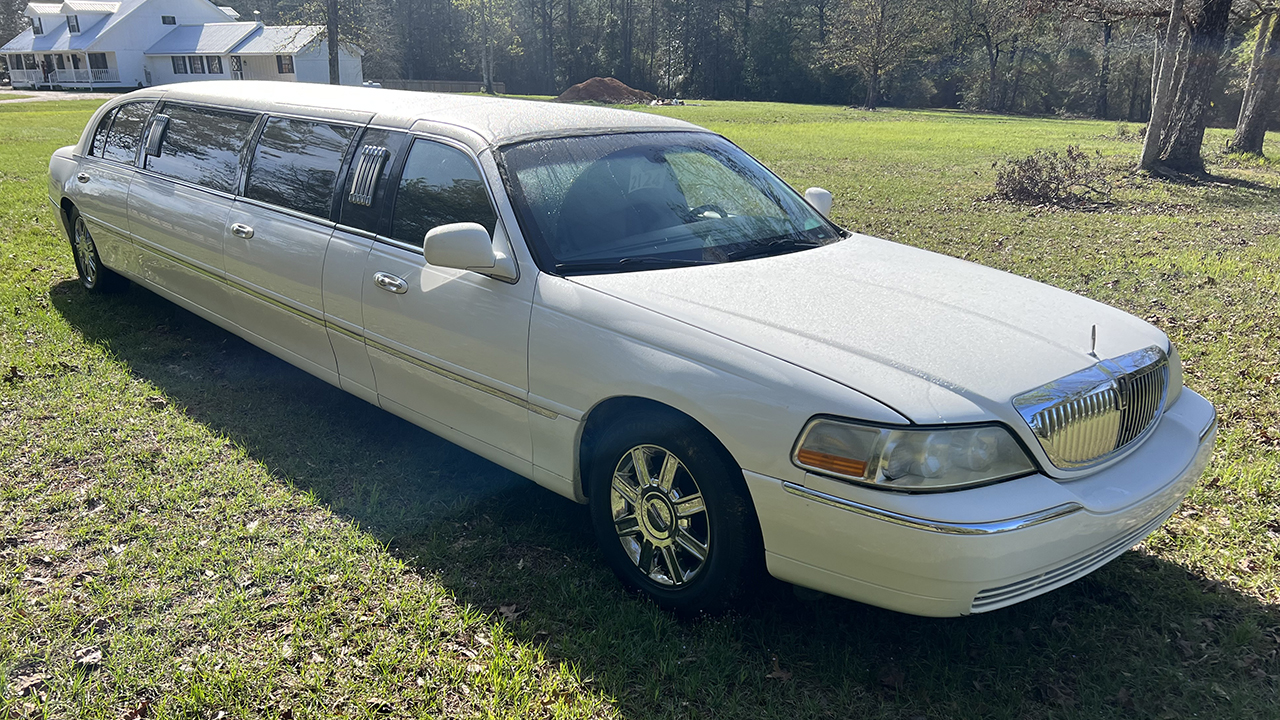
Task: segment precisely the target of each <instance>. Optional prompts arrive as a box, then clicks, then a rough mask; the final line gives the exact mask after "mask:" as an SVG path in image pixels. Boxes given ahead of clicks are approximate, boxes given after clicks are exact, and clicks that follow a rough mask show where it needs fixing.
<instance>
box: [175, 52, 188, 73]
mask: <svg viewBox="0 0 1280 720" xmlns="http://www.w3.org/2000/svg"><path fill="white" fill-rule="evenodd" d="M173 74H174V75H186V74H187V58H186V57H185V56H183V55H174V56H173Z"/></svg>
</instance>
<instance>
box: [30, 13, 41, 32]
mask: <svg viewBox="0 0 1280 720" xmlns="http://www.w3.org/2000/svg"><path fill="white" fill-rule="evenodd" d="M31 32H33V33H35V34H36V35H43V34H44V23H41V22H40V18H38V17H33V18H31Z"/></svg>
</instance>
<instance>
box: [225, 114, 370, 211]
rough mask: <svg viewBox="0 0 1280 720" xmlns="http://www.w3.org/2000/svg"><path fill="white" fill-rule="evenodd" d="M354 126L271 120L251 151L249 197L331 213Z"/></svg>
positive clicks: (273, 203)
mask: <svg viewBox="0 0 1280 720" xmlns="http://www.w3.org/2000/svg"><path fill="white" fill-rule="evenodd" d="M356 130H357V129H356V128H353V127H350V126H348V125H329V124H327V123H321V122H310V121H307V120H291V119H289V118H271V119H270V120H268V121H267V126H266V127H265V128H263V130H262V137H260V138H259V139H258V146H257V147H256V148H255V149H254V152H253V164H252V165H250V166H249V183H248V185H247V187H245V192H244V194H245V197H248V198H251V199H253V200H261V201H262V202H266V203H271V204H272V205H279V206H280V207H286V208H289V209H291V210H297V211H298V212H304V213H307V214H308V215H315V216H316V217H322V218H327V217H329V215H330V212H331V208H332V207H333V189H334V186H335V185H336V184H337V182H338V172H339V171H340V170H341V169H342V158H343V156H344V155H345V154H346V152H347V146H349V145H350V144H351V139H352V138H354V137H355V135H356Z"/></svg>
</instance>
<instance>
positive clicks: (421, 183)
mask: <svg viewBox="0 0 1280 720" xmlns="http://www.w3.org/2000/svg"><path fill="white" fill-rule="evenodd" d="M49 199H50V202H52V203H53V205H54V207H55V208H56V209H57V212H58V214H59V217H60V218H61V221H62V224H63V227H64V228H65V230H66V232H67V237H68V240H69V241H70V243H71V245H72V249H73V251H74V257H75V261H76V267H77V270H78V272H79V275H80V278H81V282H82V284H83V285H84V286H85V288H87V289H88V290H90V291H102V292H106V291H111V290H117V289H120V288H122V287H124V286H126V285H127V284H128V283H129V281H132V282H134V283H136V284H138V285H141V286H143V287H145V288H147V289H149V290H151V291H153V292H155V293H157V294H159V295H161V296H163V297H165V298H168V299H169V300H172V301H173V302H175V303H177V304H179V305H181V306H182V307H184V308H187V309H188V310H190V311H192V312H194V313H196V314H198V315H200V316H201V317H204V318H206V319H208V320H209V321H211V322H213V323H216V324H218V325H220V326H222V327H224V328H226V329H228V330H229V331H231V332H233V333H236V334H237V335H240V336H242V337H244V338H246V339H247V340H249V341H250V342H252V343H254V344H256V345H258V346H260V347H261V348H263V349H265V350H266V351H268V352H270V353H273V354H275V355H277V356H279V357H281V358H283V359H285V360H287V361H288V362H290V363H292V364H294V365H296V366H298V367H300V368H302V369H303V370H305V371H307V372H309V373H311V374H312V375H315V376H316V377H319V378H321V379H323V380H325V381H326V382H329V383H331V384H333V385H336V386H338V387H340V388H342V389H344V390H347V391H349V392H351V393H353V394H355V395H357V396H359V397H361V398H363V399H365V400H367V401H368V402H370V403H373V404H375V405H378V406H380V407H382V408H384V409H386V410H388V411H389V412H392V413H394V414H396V415H398V416H400V417H403V418H406V419H408V420H409V421H411V422H413V423H415V424H417V425H419V426H421V427H423V428H426V429H427V430H429V431H431V432H433V433H436V434H438V435H440V436H442V437H444V438H446V439H448V440H450V441H453V442H456V443H458V444H459V445H462V446H463V447H465V448H467V449H469V450H471V451H473V452H475V453H477V454H479V455H481V456H483V457H485V458H487V459H489V460H491V461H493V462H495V463H497V464H499V465H501V466H503V467H506V468H509V469H510V470H512V471H514V472H516V473H518V474H520V475H523V476H525V477H527V478H530V479H532V480H533V481H534V482H536V483H538V484H539V485H542V486H544V487H546V488H548V489H550V490H552V491H554V492H556V493H559V494H561V495H563V496H565V497H568V498H571V499H573V500H575V501H577V502H580V503H586V504H588V505H589V506H590V513H589V515H590V517H591V520H592V523H593V525H594V528H595V531H596V533H597V535H598V537H599V540H600V546H601V550H602V553H603V555H604V556H605V558H606V561H607V562H608V563H609V565H610V566H611V567H612V568H613V570H614V571H615V572H616V573H617V574H618V576H619V578H620V579H621V580H622V581H623V583H624V584H625V585H626V586H628V587H629V588H631V589H633V590H637V591H640V592H643V593H645V594H647V595H649V596H650V597H652V598H654V599H655V600H656V601H657V602H658V603H659V604H661V605H662V606H663V607H667V608H671V609H674V610H678V611H690V612H692V611H700V610H709V609H714V608H718V607H722V606H724V604H725V603H727V602H730V601H731V600H732V599H733V598H734V597H735V595H736V594H737V593H740V592H741V591H742V589H743V588H746V587H750V582H749V580H750V578H751V577H752V575H753V572H754V571H755V570H757V569H761V568H765V569H767V570H768V572H770V573H771V574H772V575H774V576H776V577H778V578H780V579H782V580H785V581H788V582H791V583H795V584H797V585H801V586H805V587H809V588H814V589H817V590H820V591H824V592H828V593H832V594H835V595H840V596H843V597H847V598H852V599H855V600H858V601H862V602H866V603H871V604H874V605H879V606H882V607H887V608H892V609H896V610H899V611H903V612H908V613H914V614H920V615H933V616H957V615H967V614H970V613H976V612H984V611H988V610H994V609H996V608H1000V607H1004V606H1007V605H1010V604H1013V603H1016V602H1019V601H1022V600H1025V599H1028V598H1031V597H1034V596H1036V595H1039V594H1042V593H1044V592H1047V591H1049V590H1051V589H1053V588H1056V587H1059V586H1061V585H1064V584H1066V583H1068V582H1070V581H1072V580H1074V579H1076V578H1079V577H1081V576H1083V575H1085V574H1087V573H1089V572H1091V571H1093V570H1094V569H1096V568H1098V567H1101V566H1102V565H1103V564H1105V563H1107V562H1109V561H1110V560H1112V559H1113V558H1115V557H1117V556H1118V555H1120V554H1121V553H1123V552H1124V551H1125V550H1126V549H1128V548H1130V547H1132V546H1134V545H1135V544H1137V543H1138V542H1140V541H1141V540H1142V539H1143V538H1144V537H1146V536H1147V535H1148V534H1149V533H1151V532H1153V531H1154V530H1155V529H1156V528H1158V527H1159V526H1160V525H1161V523H1163V522H1164V521H1165V520H1166V519H1167V518H1168V517H1169V516H1170V514H1172V513H1173V512H1174V510H1175V509H1176V507H1177V506H1178V504H1179V503H1180V502H1181V501H1182V499H1183V498H1184V497H1185V496H1186V494H1187V493H1188V492H1189V490H1190V488H1191V487H1192V485H1193V484H1194V483H1195V481H1196V480H1197V478H1198V477H1199V476H1200V475H1201V474H1202V472H1203V470H1204V468H1205V467H1206V464H1207V463H1208V461H1209V457H1210V455H1211V452H1212V447H1213V441H1214V437H1215V434H1216V428H1217V425H1216V414H1215V411H1214V409H1213V407H1212V405H1211V404H1210V403H1208V402H1207V401H1206V400H1205V399H1204V398H1202V397H1200V396H1199V395H1197V394H1196V393H1195V392H1192V391H1191V390H1189V389H1184V388H1183V382H1182V373H1181V361H1180V360H1179V358H1178V354H1177V351H1176V350H1175V348H1174V347H1173V346H1172V345H1171V344H1170V342H1169V339H1168V338H1167V337H1166V336H1165V335H1164V333H1162V332H1161V331H1159V330H1158V329H1156V328H1155V327H1153V326H1151V325H1149V324H1148V323H1146V322H1144V321H1142V320H1140V319H1138V318H1135V317H1132V316H1130V315H1128V314H1126V313H1124V312H1121V311H1119V310H1116V309H1114V308H1111V307H1108V306H1105V305H1102V304H1099V303H1096V302H1093V301H1091V300H1088V299H1085V298H1082V297H1079V296H1076V295H1073V294H1071V293H1067V292H1064V291H1061V290H1057V289H1055V288H1051V287H1048V286H1045V285H1041V284H1038V283H1035V282H1032V281H1030V280H1026V279H1023V278H1019V277H1016V276H1013V275H1009V274H1006V273H1003V272H999V271H996V270H993V269H989V268H984V267H981V266H978V265H975V264H972V263H968V262H964V261H961V260H957V259H954V258H949V257H944V256H941V255H937V254H933V253H930V252H926V251H923V250H919V249H915V248H910V247H906V246H903V245H899V244H895V243H892V242H888V241H884V240H879V239H876V238H872V237H868V236H865V235H860V234H857V233H853V232H849V231H846V230H844V229H842V228H840V227H837V226H836V225H835V224H833V223H832V222H831V221H830V220H829V219H828V217H827V215H828V213H829V211H830V206H831V196H830V194H829V193H826V192H825V191H822V190H820V189H817V188H811V189H810V190H809V191H807V192H806V193H805V194H804V195H803V196H802V195H801V194H799V193H797V192H796V191H795V190H793V189H791V188H790V187H788V186H787V185H786V184H785V183H783V182H782V181H781V180H780V179H778V178H777V177H776V176H775V175H773V174H772V173H771V172H769V171H768V170H767V169H765V168H764V167H763V166H762V165H760V164H759V163H758V162H757V161H755V160H754V159H753V158H751V157H750V156H749V155H747V154H746V153H744V152H743V151H742V150H740V149H739V148H737V147H736V146H734V145H733V144H732V143H730V142H729V141H727V140H725V139H724V138H722V137H720V136H718V135H716V134H714V133H711V132H708V131H706V130H704V129H702V128H699V127H696V126H694V125H690V124H688V123H685V122H681V121H677V120H674V119H668V118H664V117H660V116H655V115H649V114H643V113H634V112H626V111H621V110H612V109H605V108H589V107H575V106H565V105H556V104H550V103H533V102H523V101H513V100H501V99H493V98H480V97H457V96H444V95H432V94H423V93H405V92H397V91H387V90H373V89H361V88H333V87H327V86H307V85H304V84H272V83H252V82H237V83H218V82H211V83H186V84H183V85H181V86H177V87H169V88H164V87H161V88H151V89H146V90H139V91H137V92H133V93H129V94H127V95H124V96H121V97H119V98H116V99H113V100H111V101H110V102H108V103H106V104H105V105H103V106H102V108H101V109H100V110H98V111H97V112H96V113H95V114H94V116H93V118H92V119H91V120H90V122H89V124H88V125H87V126H86V128H85V130H84V132H83V134H82V136H81V138H80V140H79V142H78V143H77V144H76V145H74V146H71V147H66V148H62V149H60V150H58V151H57V152H55V153H54V155H53V157H52V159H51V161H50V184H49Z"/></svg>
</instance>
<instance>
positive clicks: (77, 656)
mask: <svg viewBox="0 0 1280 720" xmlns="http://www.w3.org/2000/svg"><path fill="white" fill-rule="evenodd" d="M71 661H72V662H74V663H75V664H76V667H79V668H83V669H85V670H92V669H94V668H96V667H98V666H99V665H101V664H102V650H101V649H99V648H98V646H96V645H90V646H89V647H86V648H80V649H79V650H77V651H75V653H74V654H72V656H71Z"/></svg>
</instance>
